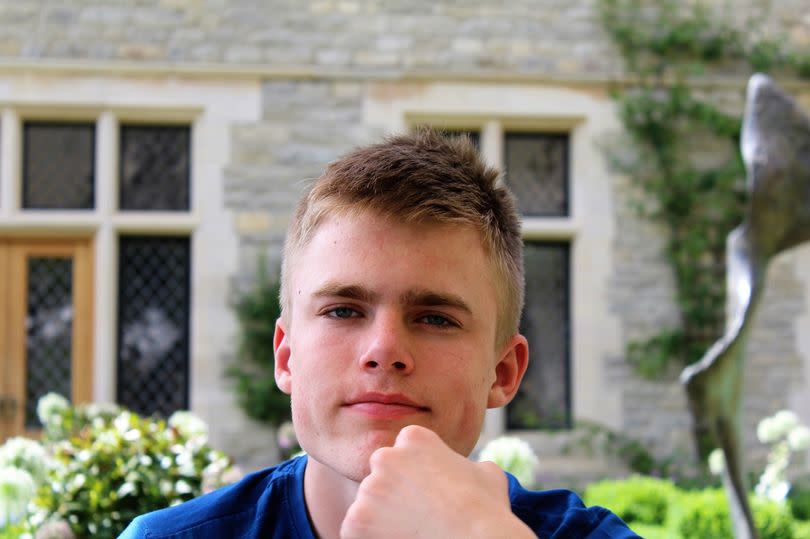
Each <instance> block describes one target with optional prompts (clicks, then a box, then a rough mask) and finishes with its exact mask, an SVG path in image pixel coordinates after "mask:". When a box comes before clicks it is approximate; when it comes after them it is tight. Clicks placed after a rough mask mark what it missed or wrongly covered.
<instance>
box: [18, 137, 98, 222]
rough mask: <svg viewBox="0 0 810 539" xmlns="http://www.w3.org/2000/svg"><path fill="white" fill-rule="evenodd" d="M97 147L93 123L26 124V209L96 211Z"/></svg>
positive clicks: (24, 170) (24, 140)
mask: <svg viewBox="0 0 810 539" xmlns="http://www.w3.org/2000/svg"><path fill="white" fill-rule="evenodd" d="M95 146H96V137H95V125H94V124H92V123H51V122H48V123H45V122H25V124H24V125H23V167H22V168H23V170H22V183H23V189H22V191H23V193H22V195H23V196H22V205H23V208H27V209H67V210H87V209H93V207H94V206H95Z"/></svg>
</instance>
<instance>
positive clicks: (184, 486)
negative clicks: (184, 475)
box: [174, 479, 191, 494]
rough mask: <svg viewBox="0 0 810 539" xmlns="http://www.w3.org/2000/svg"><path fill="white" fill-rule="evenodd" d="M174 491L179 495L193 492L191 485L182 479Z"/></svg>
mask: <svg viewBox="0 0 810 539" xmlns="http://www.w3.org/2000/svg"><path fill="white" fill-rule="evenodd" d="M174 491H175V492H177V493H178V494H189V493H190V492H191V485H189V484H188V483H187V482H186V481H185V480H183V479H180V480H179V481H177V483H175V484H174Z"/></svg>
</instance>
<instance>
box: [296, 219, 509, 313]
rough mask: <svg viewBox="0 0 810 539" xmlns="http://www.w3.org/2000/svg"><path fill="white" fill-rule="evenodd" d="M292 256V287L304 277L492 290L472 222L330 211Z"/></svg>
mask: <svg viewBox="0 0 810 539" xmlns="http://www.w3.org/2000/svg"><path fill="white" fill-rule="evenodd" d="M292 262H293V264H294V267H293V268H291V269H292V270H293V271H292V272H291V277H292V281H293V282H292V283H290V284H293V285H294V286H295V287H296V288H300V287H301V286H303V285H304V284H305V283H304V281H306V282H307V283H308V285H315V282H316V281H334V280H344V281H352V280H354V281H358V282H356V283H349V284H362V285H364V286H371V285H377V286H383V287H389V286H390V287H397V286H399V287H402V286H405V285H406V284H407V285H409V286H411V287H417V288H421V289H432V288H434V287H435V288H440V289H442V290H445V291H448V292H453V293H455V294H460V293H465V294H479V295H481V294H484V295H492V297H493V299H494V296H495V291H494V284H493V283H494V279H493V275H492V268H491V264H490V263H489V257H488V256H487V254H486V250H485V248H484V242H483V240H482V237H481V234H480V233H479V232H478V231H477V230H476V229H475V228H474V227H472V226H470V225H462V224H444V223H407V224H406V223H401V222H397V221H396V219H395V218H392V217H386V216H382V215H379V214H376V213H374V212H369V211H365V212H360V213H357V214H340V215H332V216H329V217H326V218H325V219H324V220H323V221H322V222H321V223H319V225H318V227H317V229H316V230H314V231H313V233H312V234H311V236H310V238H309V241H308V242H307V244H306V245H304V246H302V247H301V248H300V249H299V250H298V253H297V255H296V256H295V257H294V259H293V261H292ZM402 292H403V290H399V293H400V294H401V293H402ZM295 295H297V293H294V294H293V298H292V299H294V297H295Z"/></svg>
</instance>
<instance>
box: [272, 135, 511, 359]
mask: <svg viewBox="0 0 810 539" xmlns="http://www.w3.org/2000/svg"><path fill="white" fill-rule="evenodd" d="M498 178H499V173H498V171H497V170H495V169H494V168H491V167H489V166H487V165H486V164H485V163H484V162H483V161H482V159H481V157H480V155H479V153H478V150H477V148H476V147H475V146H474V145H473V144H472V142H471V141H470V140H469V138H468V137H466V136H455V137H447V136H444V135H442V134H441V133H438V132H436V131H434V130H431V129H420V130H418V131H416V132H415V133H412V134H406V135H397V136H393V137H389V138H387V139H385V140H384V141H383V142H381V143H378V144H374V145H371V146H366V147H362V148H358V149H356V150H354V151H353V152H351V153H349V154H348V155H346V156H344V157H342V158H341V159H339V160H337V161H335V162H333V163H331V164H330V165H329V166H328V167H327V168H326V170H324V172H323V174H321V176H320V177H319V178H318V179H317V180H316V181H315V182H314V184H313V185H312V187H311V189H310V190H309V192H308V193H307V194H306V195H305V196H304V197H303V198H302V199H301V201H300V202H299V204H298V206H297V208H296V210H295V213H294V215H293V218H292V221H291V223H290V227H289V230H288V232H287V239H286V242H285V244H284V254H283V262H282V269H281V297H280V301H281V308H282V311H281V312H282V317H284V318H285V319H288V317H289V312H291V309H292V303H291V294H290V290H289V287H290V285H289V281H290V275H291V271H292V267H293V262H294V259H295V256H296V255H297V253H298V252H299V251H300V250H301V249H302V248H303V247H304V246H306V245H307V243H308V242H309V241H310V239H311V238H312V236H313V235H314V233H315V231H316V230H317V228H318V226H319V225H320V224H321V223H322V222H323V221H324V219H325V218H326V217H328V216H330V215H338V214H344V213H351V212H360V211H373V212H377V213H379V214H380V215H382V216H391V217H395V218H396V219H397V221H398V222H403V223H440V224H451V223H453V224H461V225H468V226H471V227H473V228H475V229H476V230H478V231H479V233H480V234H481V237H482V240H483V246H484V249H485V252H486V254H487V256H488V257H489V259H490V261H491V264H492V267H493V270H494V271H493V273H494V276H495V280H496V288H497V291H498V301H499V309H498V310H499V312H498V324H497V328H496V339H497V342H498V343H499V344H502V343H504V342H506V340H507V339H509V338H510V337H511V336H513V335H515V334H516V333H518V326H519V324H520V315H521V311H522V309H523V294H524V281H523V280H524V270H523V241H522V239H521V236H520V217H519V214H518V210H517V205H516V203H515V199H514V196H513V195H512V193H511V192H510V191H509V190H508V189H507V188H506V186H504V185H503V183H502V182H499V181H498Z"/></svg>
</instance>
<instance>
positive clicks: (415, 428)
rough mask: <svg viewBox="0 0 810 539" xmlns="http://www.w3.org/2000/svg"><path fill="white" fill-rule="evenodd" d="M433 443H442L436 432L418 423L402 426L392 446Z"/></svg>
mask: <svg viewBox="0 0 810 539" xmlns="http://www.w3.org/2000/svg"><path fill="white" fill-rule="evenodd" d="M435 443H444V442H442V440H441V438H439V435H438V434H436V433H435V432H433V431H432V430H430V429H428V428H425V427H422V426H420V425H408V426H406V427H403V428H402V430H400V431H399V434H397V438H396V440H395V441H394V447H404V446H410V445H423V444H435Z"/></svg>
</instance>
